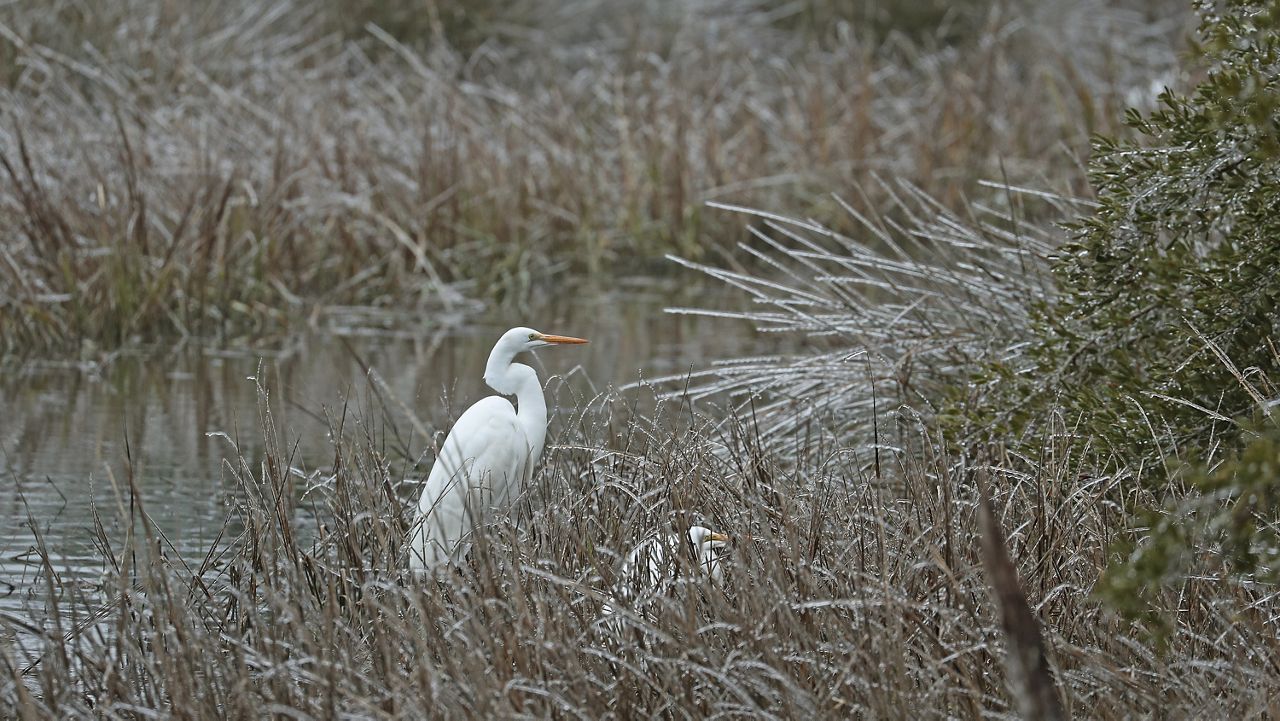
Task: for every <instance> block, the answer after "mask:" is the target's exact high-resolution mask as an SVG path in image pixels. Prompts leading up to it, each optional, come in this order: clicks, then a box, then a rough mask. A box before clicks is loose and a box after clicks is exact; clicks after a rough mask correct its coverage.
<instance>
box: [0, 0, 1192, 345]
mask: <svg viewBox="0 0 1280 721" xmlns="http://www.w3.org/2000/svg"><path fill="white" fill-rule="evenodd" d="M766 5H767V4H766V3H757V2H749V1H747V0H734V1H731V0H723V1H722V2H717V3H709V4H702V3H698V4H688V5H685V4H681V3H674V2H672V3H655V4H643V5H628V6H627V8H628V9H626V10H619V9H618V8H617V7H616V6H614V5H611V4H609V3H605V2H600V1H598V0H578V2H576V3H571V4H566V5H564V6H563V7H559V8H557V9H556V10H554V11H553V10H545V9H544V10H543V11H542V12H541V13H535V12H533V11H531V10H530V9H529V8H526V7H524V6H523V5H522V6H520V7H521V8H522V9H519V10H518V11H514V10H513V11H512V12H513V13H514V14H513V16H512V17H511V18H506V17H505V16H504V18H503V20H502V21H495V20H492V19H491V18H490V19H489V20H486V19H485V18H487V17H488V16H486V15H484V13H482V12H480V11H479V10H478V11H477V12H478V13H480V14H479V15H477V16H475V17H472V18H470V19H469V20H468V19H467V18H463V19H462V20H459V19H457V18H453V19H452V20H451V18H452V15H450V14H449V13H445V16H444V17H443V19H439V22H434V21H432V19H431V18H430V17H428V18H427V19H426V21H415V23H408V24H406V21H404V18H401V15H403V13H400V14H397V13H398V12H399V11H400V10H403V9H404V8H403V4H397V3H392V4H390V5H388V6H385V7H382V8H381V9H380V10H379V9H377V7H375V6H367V7H366V6H363V5H362V6H360V7H359V8H356V9H352V10H350V12H344V10H343V8H344V7H345V5H343V6H338V5H337V4H335V5H333V6H329V5H323V4H322V5H303V4H292V3H283V4H281V3H260V2H257V1H256V0H238V1H237V2H231V3H218V4H216V5H212V6H208V7H207V8H206V7H204V6H188V5H184V4H182V3H152V2H145V1H143V0H116V1H115V2H110V3H91V4H84V3H78V2H70V1H59V2H55V3H53V4H52V5H41V6H40V7H38V8H37V6H36V5H34V4H31V3H13V4H8V5H6V6H4V7H3V8H0V78H3V79H4V80H5V81H6V82H5V84H4V86H3V87H2V88H0V107H3V108H4V111H3V116H2V117H0V158H3V160H4V166H3V167H0V225H2V226H3V227H5V228H7V229H9V230H8V232H7V233H6V234H5V236H4V237H3V238H0V279H2V280H0V283H2V286H0V287H3V293H2V297H0V350H3V351H8V352H13V351H25V352H48V351H50V350H61V351H68V350H70V351H72V352H81V353H88V354H92V353H94V352H95V349H96V348H99V347H106V348H113V347H117V346H119V345H121V344H132V343H135V342H138V341H143V342H145V341H147V340H152V339H159V338H166V337H172V336H174V335H193V336H199V337H221V338H226V337H229V336H241V335H262V334H266V333H271V332H276V331H279V330H280V329H282V328H285V327H288V326H290V325H296V324H297V323H299V322H305V320H306V319H309V318H310V319H311V320H312V322H316V323H319V322H320V321H318V320H316V316H317V309H319V308H323V307H325V306H327V305H333V304H367V305H375V306H382V307H395V308H406V307H416V308H431V309H447V308H453V309H455V310H456V309H458V308H459V307H463V306H459V302H460V298H463V297H469V298H479V299H492V298H504V297H505V298H521V297H524V296H526V295H527V294H528V293H529V292H531V291H530V289H531V288H532V287H533V286H534V285H535V282H536V281H537V280H538V279H542V278H546V277H547V276H548V275H550V274H555V273H561V272H565V271H569V272H592V273H600V274H607V273H618V272H629V271H630V269H634V268H637V267H644V266H643V265H639V266H638V265H637V263H636V261H640V262H641V263H643V262H645V261H648V260H650V259H656V258H658V257H659V256H660V255H661V254H662V253H664V252H677V253H680V254H683V255H685V256H689V257H694V258H697V257H702V256H707V255H708V254H710V253H712V252H714V251H715V249H718V248H724V247H727V246H729V245H731V243H732V240H733V239H734V238H735V237H736V236H737V233H738V231H737V229H736V222H734V221H729V222H725V221H724V220H723V218H722V216H720V215H719V214H716V213H708V212H707V211H706V210H705V208H704V202H705V201H708V200H720V201H728V202H735V203H747V204H752V205H755V206H756V207H787V208H791V209H793V210H794V211H795V212H797V213H801V214H817V215H828V214H830V213H829V211H831V210H832V209H833V206H832V205H831V204H830V203H829V202H827V201H826V200H825V197H826V196H825V193H826V192H827V191H828V190H830V189H846V188H850V187H853V186H854V185H857V184H863V185H866V184H867V183H866V181H867V180H868V178H869V177H871V175H872V174H882V175H887V176H894V177H899V178H903V179H906V180H911V181H915V182H917V183H919V184H921V185H922V187H925V188H926V189H928V190H929V191H930V192H932V193H933V194H935V195H936V196H937V197H939V198H941V199H942V200H943V201H944V202H945V203H948V204H949V205H952V206H956V207H958V203H959V201H960V198H961V195H962V193H964V192H965V191H966V190H971V189H973V187H974V186H973V182H974V181H975V180H976V179H980V178H984V177H985V178H991V177H1000V175H1001V174H1002V173H1003V174H1007V176H1008V177H1009V179H1010V180H1011V181H1013V182H1033V183H1037V184H1041V183H1047V184H1049V185H1052V186H1054V187H1058V188H1065V189H1072V190H1082V189H1083V187H1084V186H1083V177H1082V174H1081V172H1080V170H1079V166H1078V165H1077V164H1076V161H1075V159H1074V156H1075V155H1076V154H1080V153H1083V152H1084V149H1085V147H1086V145H1085V140H1086V138H1087V136H1088V133H1090V132H1092V131H1098V130H1106V129H1111V128H1113V127H1114V126H1113V121H1114V119H1116V118H1118V117H1119V115H1120V113H1119V111H1120V109H1121V108H1122V107H1123V106H1124V104H1125V103H1126V102H1130V101H1133V100H1135V99H1136V100H1138V101H1140V102H1141V101H1143V99H1144V98H1145V97H1146V94H1148V93H1147V91H1148V89H1149V86H1150V84H1151V83H1152V82H1153V80H1155V81H1158V80H1160V79H1163V78H1166V77H1168V76H1169V72H1170V71H1171V69H1172V68H1173V67H1174V58H1173V49H1172V44H1171V41H1170V38H1171V37H1176V32H1177V30H1178V28H1180V23H1181V22H1183V20H1180V19H1179V18H1182V17H1183V16H1182V15H1175V16H1174V17H1173V19H1164V20H1161V21H1159V22H1148V21H1147V19H1146V18H1145V17H1144V14H1143V13H1142V12H1139V11H1135V10H1130V9H1125V8H1123V7H1103V6H1101V5H1097V6H1095V5H1087V6H1080V7H1073V8H1072V9H1053V8H1048V7H1041V6H1039V5H1035V6H1026V7H1024V6H1022V5H1021V4H1018V3H1013V4H1010V5H1008V6H1002V7H1001V8H1000V9H996V10H991V11H989V12H986V11H984V12H985V14H983V13H980V12H978V11H976V10H975V9H974V8H973V7H972V6H969V5H962V6H960V7H961V8H964V10H963V12H964V13H967V15H964V16H963V18H964V20H965V22H966V24H964V25H961V27H965V28H972V31H971V32H967V33H964V34H962V35H961V36H960V37H958V38H951V42H948V43H941V42H938V41H936V40H934V39H933V35H931V34H930V33H929V32H927V31H926V30H924V29H922V27H920V26H915V27H912V28H911V31H912V32H911V34H910V35H905V34H900V33H894V32H881V33H870V32H867V31H865V30H866V29H865V28H863V27H861V26H853V25H848V24H843V25H842V24H839V23H830V22H827V21H824V22H827V24H826V25H825V26H824V28H823V32H822V33H820V34H818V35H815V34H814V33H813V28H812V27H808V29H806V27H807V26H805V24H804V23H801V24H800V25H799V26H795V25H794V24H789V23H787V22H784V21H783V19H779V18H777V17H776V14H770V13H769V12H767V10H766V8H765V6H766ZM810 5H812V6H813V7H812V8H808V9H807V10H805V12H807V13H810V16H811V17H828V15H829V13H828V10H829V9H827V10H824V9H823V8H824V4H823V3H810ZM805 7H807V6H805ZM361 8H363V9H361ZM397 8H399V10H397ZM904 12H905V11H904ZM379 13H382V14H379ZM815 13H816V14H815ZM822 13H828V14H827V15H824V14H822ZM366 16H367V17H366ZM362 18H363V19H366V20H368V21H371V22H382V23H383V24H384V25H386V27H387V28H389V29H390V30H389V31H384V30H382V29H380V28H379V27H377V26H368V27H365V26H362V27H361V28H353V27H352V26H351V23H352V22H353V21H354V20H356V19H362ZM397 18H400V19H397ZM464 20H466V22H463V21H464ZM506 20H509V22H504V21H506ZM948 22H949V23H950V24H948V25H947V27H950V28H955V27H957V25H956V23H955V22H951V21H948ZM486 23H489V24H486ZM891 25H892V23H891ZM420 26H421V27H420ZM485 27H489V28H490V29H489V30H488V31H483V28H485ZM459 28H461V29H459ZM451 29H455V30H456V32H459V33H462V32H464V31H465V33H468V35H467V37H468V38H471V40H468V41H467V42H466V43H462V42H461V41H459V44H460V46H461V47H465V48H467V52H466V53H463V52H460V51H459V50H457V49H455V48H454V47H453V46H451V45H450V44H449V43H448V42H446V40H447V39H448V33H449V32H451V31H452V30H451ZM477 32H479V33H480V37H485V38H488V39H487V40H484V41H475V40H474V38H475V37H476V36H475V33H477ZM939 32H941V31H939ZM424 33H425V34H426V37H425V38H424V37H420V36H421V35H422V34H424ZM948 37H949V36H948ZM398 38H403V39H404V42H403V43H402V42H401V40H400V39H398ZM415 41H416V42H415ZM1135 93H1136V95H1135ZM624 269H625V270H624ZM659 272H660V271H659Z"/></svg>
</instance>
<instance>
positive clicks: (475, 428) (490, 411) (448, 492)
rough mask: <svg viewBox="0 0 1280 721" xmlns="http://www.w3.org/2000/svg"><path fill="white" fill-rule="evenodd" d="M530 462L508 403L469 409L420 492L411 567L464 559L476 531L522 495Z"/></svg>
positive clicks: (490, 401) (494, 401) (491, 400)
mask: <svg viewBox="0 0 1280 721" xmlns="http://www.w3.org/2000/svg"><path fill="white" fill-rule="evenodd" d="M528 462H529V445H528V442H527V440H526V439H525V434H524V430H523V429H521V427H520V424H519V423H518V422H517V420H516V412H515V408H514V407H513V406H512V405H511V403H510V402H509V401H507V400H506V399H504V398H500V397H498V396H490V397H488V398H485V399H483V400H481V401H479V402H477V403H476V404H475V405H473V406H471V407H470V408H468V409H467V412H466V413H463V414H462V417H461V418H459V419H458V422H457V423H455V424H454V426H453V430H451V431H449V435H448V437H447V438H445V441H444V445H443V446H442V447H441V448H440V455H439V456H438V457H437V458H436V462H435V465H434V466H432V467H431V474H430V475H429V476H428V477H427V483H426V486H425V487H424V488H423V489H422V496H421V498H420V499H419V500H418V514H417V518H416V519H415V521H414V527H413V530H412V531H411V533H410V557H409V565H410V567H411V568H413V569H414V570H425V569H427V568H431V567H434V566H437V565H440V564H443V563H447V562H449V561H450V560H451V559H452V560H457V559H458V558H459V557H460V556H461V555H464V554H465V553H466V549H467V547H468V546H469V543H468V542H467V539H468V537H469V534H470V533H471V531H472V529H473V528H475V526H476V525H477V524H479V523H483V522H484V521H485V520H486V519H487V518H488V517H489V516H490V515H491V513H492V511H493V509H494V508H495V507H506V506H507V505H509V504H510V503H511V501H512V499H513V498H514V497H515V495H516V494H517V493H518V491H519V485H520V482H521V479H522V478H523V476H524V472H525V467H526V465H527V464H528Z"/></svg>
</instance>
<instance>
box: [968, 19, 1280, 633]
mask: <svg viewBox="0 0 1280 721" xmlns="http://www.w3.org/2000/svg"><path fill="white" fill-rule="evenodd" d="M1196 8H1197V11H1198V13H1199V16H1200V20H1201V22H1200V26H1199V31H1198V41H1197V42H1196V43H1195V44H1194V50H1195V53H1196V55H1197V57H1198V58H1199V59H1200V61H1201V62H1202V64H1203V71H1204V72H1203V76H1202V80H1201V81H1200V82H1199V84H1198V85H1197V86H1196V87H1195V89H1194V90H1193V91H1192V92H1191V93H1190V94H1187V95H1183V94H1179V93H1177V92H1175V91H1172V90H1167V89H1166V90H1165V92H1164V93H1162V94H1161V95H1160V98H1159V102H1160V106H1159V108H1158V109H1157V110H1155V111H1154V112H1151V113H1149V114H1144V113H1141V112H1139V111H1136V110H1130V111H1129V112H1128V113H1127V114H1126V118H1125V120H1126V124H1127V125H1128V126H1129V127H1130V128H1131V129H1132V130H1133V131H1135V132H1134V139H1129V140H1118V139H1112V138H1106V137H1099V138H1096V139H1095V142H1094V156H1093V158H1092V159H1091V161H1090V176H1091V182H1092V184H1093V186H1094V189H1095V191H1096V194H1097V200H1098V206H1097V208H1096V210H1095V211H1094V213H1093V214H1092V215H1091V216H1090V217H1088V218H1085V219H1082V220H1080V221H1079V222H1077V223H1075V224H1074V225H1071V226H1068V227H1069V229H1070V231H1071V238H1070V240H1069V241H1068V242H1067V243H1065V244H1064V245H1063V246H1062V247H1061V248H1060V249H1059V252H1058V253H1057V255H1056V257H1055V259H1054V265H1053V275H1054V278H1055V280H1056V283H1057V287H1058V293H1057V294H1056V295H1055V296H1054V297H1053V298H1052V299H1050V300H1047V301H1041V302H1036V303H1034V304H1033V316H1034V321H1033V326H1034V327H1035V330H1036V332H1037V335H1038V340H1037V342H1036V343H1034V344H1032V346H1031V347H1030V350H1029V355H1030V360H1031V361H1032V363H1031V365H1030V367H1027V366H1026V365H1024V366H1023V367H1022V368H1018V367H1017V365H1016V361H1017V359H1015V362H1014V363H1013V364H1011V365H1009V366H988V367H987V369H986V372H985V375H984V376H982V377H979V378H977V379H976V383H975V386H976V387H978V388H986V389H995V390H996V391H997V392H995V393H992V394H990V396H989V397H987V398H985V399H982V398H980V399H979V401H978V403H979V404H980V406H981V407H979V405H978V404H970V405H969V407H968V414H967V418H968V419H969V423H970V424H971V425H972V423H973V419H975V418H980V417H984V416H985V417H987V418H994V419H996V420H997V423H996V430H995V432H996V433H1009V432H1012V433H1015V434H1016V433H1018V432H1022V431H1025V430H1027V429H1028V428H1032V429H1034V422H1035V421H1036V420H1037V419H1040V418H1044V417H1046V416H1048V415H1050V410H1051V409H1059V410H1061V412H1062V413H1063V414H1064V415H1065V418H1066V419H1067V422H1068V423H1070V424H1077V423H1078V425H1076V426H1075V432H1074V434H1073V435H1074V437H1075V438H1077V439H1078V442H1079V443H1080V444H1082V445H1087V446H1088V447H1089V448H1092V449H1093V450H1095V451H1100V452H1101V453H1103V454H1105V455H1107V456H1109V457H1110V458H1112V459H1113V461H1114V465H1113V466H1111V468H1110V469H1114V470H1115V472H1117V473H1119V474H1120V475H1122V476H1134V477H1137V479H1138V480H1139V481H1140V486H1139V488H1138V489H1137V490H1136V492H1137V495H1136V496H1128V497H1126V498H1125V499H1124V506H1125V507H1126V508H1129V509H1132V508H1133V507H1134V506H1133V504H1132V503H1131V501H1133V500H1134V499H1138V504H1137V507H1138V508H1139V509H1142V508H1145V510H1138V511H1137V512H1136V513H1133V514H1132V515H1130V516H1129V518H1128V522H1129V523H1130V527H1131V530H1132V531H1133V532H1132V533H1131V534H1129V536H1128V537H1127V538H1128V540H1127V541H1124V542H1121V543H1120V544H1119V545H1118V546H1116V548H1115V549H1113V550H1117V551H1119V553H1118V554H1116V556H1114V558H1118V559H1120V561H1119V562H1118V563H1114V564H1113V565H1112V567H1111V568H1109V569H1108V571H1107V573H1106V574H1105V577H1104V579H1103V584H1102V585H1101V587H1100V588H1101V590H1100V593H1101V594H1102V595H1103V596H1105V597H1106V598H1108V599H1109V600H1110V601H1111V602H1112V604H1113V605H1114V606H1115V607H1116V608H1117V609H1118V610H1120V611H1122V612H1124V613H1125V614H1127V615H1129V616H1130V617H1133V618H1140V619H1143V620H1145V621H1148V622H1153V627H1154V628H1156V629H1157V630H1160V629H1164V630H1168V627H1167V626H1166V625H1165V623H1164V622H1165V621H1167V620H1168V619H1167V616H1166V614H1165V613H1164V611H1163V609H1165V608H1177V607H1179V606H1180V605H1183V604H1181V603H1180V602H1179V601H1177V600H1170V599H1169V598H1166V597H1164V596H1162V593H1163V592H1164V591H1165V590H1167V589H1169V588H1170V587H1171V586H1175V585H1179V584H1191V583H1195V582H1194V581H1191V580H1189V579H1191V578H1192V576H1191V574H1190V572H1191V569H1192V568H1193V567H1195V568H1199V569H1203V567H1204V562H1205V561H1206V559H1213V560H1214V561H1215V563H1214V564H1213V568H1212V569H1211V571H1210V573H1220V574H1222V575H1223V576H1226V577H1230V578H1233V579H1235V580H1236V581H1240V582H1244V583H1250V582H1253V581H1254V580H1256V579H1268V580H1272V581H1274V580H1277V570H1278V568H1280V567H1278V566H1277V559H1278V558H1280V556H1278V555H1277V553H1278V551H1277V549H1278V548H1280V544H1278V543H1277V536H1276V526H1275V524H1276V520H1277V519H1278V518H1280V505H1278V504H1277V498H1278V495H1280V494H1278V489H1280V435H1277V434H1276V433H1275V432H1274V428H1271V430H1269V431H1261V432H1260V431H1258V430H1257V427H1258V426H1257V423H1256V422H1255V423H1242V422H1239V421H1237V420H1233V419H1239V418H1250V417H1255V418H1256V417H1257V416H1258V414H1259V412H1260V410H1261V409H1264V408H1267V407H1268V406H1269V405H1270V404H1271V401H1270V400H1269V399H1272V398H1275V397H1276V396H1277V394H1278V391H1277V388H1276V387H1275V385H1274V384H1273V382H1272V380H1271V379H1273V378H1276V377H1277V376H1276V370H1277V368H1278V367H1280V354H1278V353H1277V351H1276V346H1277V341H1280V333H1278V332H1277V331H1278V330H1280V314H1278V313H1277V311H1278V310H1280V309H1278V307H1277V305H1278V303H1280V212H1277V209H1278V208H1280V116H1278V112H1277V110H1278V109H1280V3H1276V2H1260V1H1257V0H1232V1H1230V2H1227V3H1211V2H1200V3H1197V5H1196ZM1237 363H1238V364H1240V366H1241V367H1242V368H1243V370H1240V369H1238V368H1237V366H1236V364H1237ZM976 395H981V394H976ZM1268 428H1270V426H1268ZM1033 437H1035V436H1033ZM1224 457H1225V458H1228V459H1229V460H1227V461H1222V460H1221V459H1222V458H1224ZM1197 459H1200V460H1197ZM1110 469H1109V470H1110ZM1099 472H1101V471H1099ZM1210 577H1212V576H1210ZM1165 601H1168V603H1166V602H1165Z"/></svg>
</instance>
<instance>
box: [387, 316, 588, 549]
mask: <svg viewBox="0 0 1280 721" xmlns="http://www.w3.org/2000/svg"><path fill="white" fill-rule="evenodd" d="M586 342H587V341H585V340H583V339H581V338H571V337H568V336H561V335H547V334H545V333H539V332H538V331H536V330H533V329H530V328H512V329H511V330H509V331H507V332H506V333H503V334H502V337H501V338H499V339H498V342H497V344H496V345H494V346H493V351H492V352H490V353H489V362H488V363H487V364H485V368H484V382H485V383H486V384H488V386H489V387H490V388H492V389H493V390H495V391H497V392H498V393H500V394H502V395H498V396H489V397H488V398H484V399H482V400H480V401H477V402H476V403H475V405H473V406H471V407H470V408H468V409H467V411H466V413H463V414H462V417H461V418H459V419H458V422H457V423H455V424H454V425H453V430H451V431H449V435H448V436H447V437H446V438H445V440H444V445H442V446H441V447H440V453H439V455H438V456H436V462H435V465H434V466H432V467H431V475H429V476H428V477H427V483H426V486H425V487H424V488H423V489H422V497H421V498H420V499H419V500H418V513H417V517H416V518H415V519H414V523H413V528H412V529H411V530H410V532H409V568H410V569H411V570H414V571H420V572H421V571H427V570H430V569H432V568H435V567H437V566H440V565H442V564H445V563H450V562H453V563H457V562H460V561H461V560H462V559H463V558H464V557H465V556H466V554H467V550H468V549H469V548H470V547H471V539H470V536H471V533H472V531H473V530H474V529H476V528H477V527H479V526H480V525H482V524H483V523H485V522H486V521H487V520H488V519H489V518H490V517H491V516H492V515H493V513H494V512H495V511H499V510H503V509H505V508H507V507H508V506H510V504H511V503H512V501H513V500H514V499H515V498H516V497H517V496H518V495H519V494H520V490H521V488H522V487H523V485H524V483H525V482H526V481H528V480H529V478H530V477H531V476H532V475H533V469H534V466H536V465H537V463H538V459H539V458H540V457H541V456H542V444H543V442H544V441H545V440H546V437H547V402H546V400H545V399H544V398H543V397H542V384H541V383H539V382H538V374H537V372H535V371H534V370H533V369H532V368H530V367H529V366H527V365H521V364H520V363H515V362H513V361H514V359H515V357H516V356H517V355H519V354H520V353H523V352H525V351H531V350H533V349H535V348H542V347H545V346H550V345H561V344H578V343H586ZM502 396H515V397H516V405H515V406H514V407H513V406H512V405H511V401H509V400H507V399H506V398H504V397H502Z"/></svg>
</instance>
